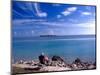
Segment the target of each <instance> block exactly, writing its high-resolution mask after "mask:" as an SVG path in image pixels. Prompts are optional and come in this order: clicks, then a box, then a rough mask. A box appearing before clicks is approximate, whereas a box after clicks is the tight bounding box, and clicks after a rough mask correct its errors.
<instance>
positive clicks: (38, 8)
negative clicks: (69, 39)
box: [34, 3, 47, 17]
mask: <svg viewBox="0 0 100 75" xmlns="http://www.w3.org/2000/svg"><path fill="white" fill-rule="evenodd" d="M34 7H35V10H36V15H37V16H39V17H47V13H46V12H42V11H41V10H40V7H39V5H38V3H34Z"/></svg>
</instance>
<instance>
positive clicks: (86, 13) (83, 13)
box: [81, 12, 92, 15]
mask: <svg viewBox="0 0 100 75" xmlns="http://www.w3.org/2000/svg"><path fill="white" fill-rule="evenodd" d="M81 14H82V15H91V14H92V13H91V12H82V13H81Z"/></svg>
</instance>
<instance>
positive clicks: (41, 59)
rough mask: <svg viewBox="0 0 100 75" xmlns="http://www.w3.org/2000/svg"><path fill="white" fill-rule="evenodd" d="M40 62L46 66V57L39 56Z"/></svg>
mask: <svg viewBox="0 0 100 75" xmlns="http://www.w3.org/2000/svg"><path fill="white" fill-rule="evenodd" d="M39 61H40V63H41V64H45V62H44V55H40V56H39Z"/></svg>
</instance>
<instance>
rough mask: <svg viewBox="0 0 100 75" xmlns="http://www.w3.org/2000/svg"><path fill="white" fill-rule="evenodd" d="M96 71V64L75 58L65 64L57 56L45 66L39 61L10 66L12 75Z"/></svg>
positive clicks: (21, 62) (20, 62) (19, 62)
mask: <svg viewBox="0 0 100 75" xmlns="http://www.w3.org/2000/svg"><path fill="white" fill-rule="evenodd" d="M90 69H96V62H94V63H89V62H82V61H81V60H80V59H79V58H76V59H75V60H74V61H73V62H72V63H71V64H68V63H67V62H65V61H64V60H63V59H62V58H61V57H59V56H53V57H52V58H51V59H49V62H48V63H47V64H41V63H40V62H39V61H34V60H32V61H22V60H20V61H18V62H16V63H14V64H12V74H23V73H38V72H55V71H74V70H90Z"/></svg>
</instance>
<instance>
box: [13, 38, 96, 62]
mask: <svg viewBox="0 0 100 75" xmlns="http://www.w3.org/2000/svg"><path fill="white" fill-rule="evenodd" d="M12 41H13V42H12V59H13V60H14V61H18V60H34V59H38V56H39V55H40V54H41V53H42V52H44V53H45V54H46V55H48V56H49V58H51V57H52V56H53V55H58V56H61V57H62V58H63V59H65V60H66V61H67V62H72V61H74V60H75V59H76V58H80V59H81V60H83V61H88V62H94V61H95V54H96V53H95V52H96V47H95V46H96V45H95V44H96V43H95V37H87V36H86V37H74V38H72V37H71V38H70V37H68V38H67V37H63V38H61V37H60V38H57V37H52V38H50V37H38V38H31V39H29V38H27V39H25V38H21V39H20V38H19V39H18V38H14V39H13V40H12Z"/></svg>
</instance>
